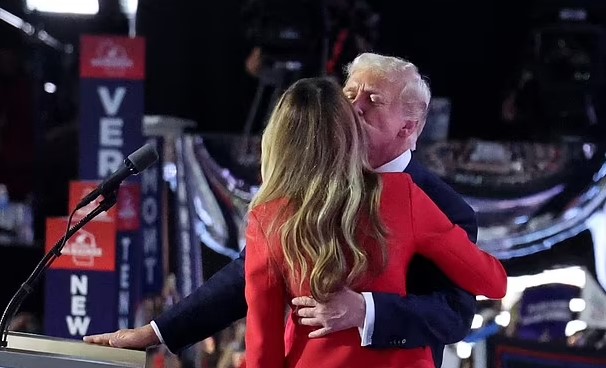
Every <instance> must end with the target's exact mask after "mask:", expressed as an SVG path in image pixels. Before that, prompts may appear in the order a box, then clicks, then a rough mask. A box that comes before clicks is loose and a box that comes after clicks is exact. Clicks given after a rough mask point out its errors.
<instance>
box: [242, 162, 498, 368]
mask: <svg viewBox="0 0 606 368" xmlns="http://www.w3.org/2000/svg"><path fill="white" fill-rule="evenodd" d="M381 177H382V179H383V193H382V197H381V207H380V211H381V215H382V219H383V221H384V224H385V225H386V227H387V229H388V231H389V235H388V238H387V254H388V261H387V265H386V267H385V268H384V269H383V271H382V272H379V273H377V272H374V273H373V272H368V273H367V274H366V275H365V276H364V277H362V279H361V280H359V282H358V283H357V284H356V285H353V286H352V289H354V290H355V291H358V292H361V291H371V292H373V291H374V292H384V293H397V294H400V295H402V296H405V295H406V273H407V269H408V265H409V263H410V260H411V258H412V256H413V255H414V254H415V253H418V254H421V255H423V256H425V257H426V258H428V259H430V260H431V261H433V262H434V263H435V264H436V265H438V267H440V268H441V269H442V270H443V271H444V273H445V274H446V275H447V276H448V277H449V278H450V279H452V281H453V282H454V283H456V284H457V285H458V286H459V287H461V288H462V289H465V290H467V291H468V292H470V293H472V294H475V295H484V296H486V297H489V298H495V299H500V298H502V297H503V296H505V291H506V287H507V275H506V273H505V270H504V269H503V266H502V265H501V263H500V262H499V261H498V260H497V259H496V258H494V257H492V256H491V255H489V254H488V253H485V252H483V251H482V250H480V249H479V248H478V247H477V246H476V245H475V244H473V243H472V242H470V241H469V240H468V238H467V234H466V233H465V232H464V231H463V230H462V229H460V228H459V227H457V226H455V225H453V224H452V223H451V222H450V220H449V219H448V218H447V217H446V215H444V214H443V213H442V212H441V211H440V210H439V209H438V207H436V205H435V204H434V203H433V202H432V201H431V199H429V197H427V195H426V194H425V193H424V192H423V191H422V190H421V189H419V188H418V187H417V186H416V185H415V184H414V183H413V182H412V179H411V178H410V176H409V175H408V174H404V173H389V174H381ZM284 204H285V201H284V200H277V201H273V202H270V203H267V204H264V205H262V206H258V207H256V208H254V209H253V211H252V212H251V213H250V215H249V219H248V221H249V222H248V229H247V233H246V260H245V267H244V269H245V277H246V287H245V294H246V302H247V304H248V314H247V316H246V367H247V368H273V367H280V368H282V367H301V368H324V367H326V368H339V367H348V368H356V367H360V368H366V367H432V368H433V367H435V365H434V363H433V359H432V354H431V350H430V349H429V348H419V349H395V348H394V349H381V350H373V349H368V348H363V347H362V346H361V341H360V334H359V332H358V329H357V328H351V329H348V330H344V331H339V332H335V333H332V334H330V335H328V336H326V337H323V338H316V339H309V338H308V337H307V335H308V333H309V332H311V331H313V330H315V329H317V328H315V327H308V326H301V325H299V324H296V326H295V327H294V336H290V337H289V339H291V340H292V341H291V343H289V345H290V346H288V347H285V344H284V322H285V307H286V305H287V303H289V302H290V300H292V298H293V297H295V296H301V295H311V293H310V292H309V285H308V284H307V285H306V284H305V283H304V287H303V290H302V292H297V293H293V292H292V290H297V288H295V287H293V285H298V283H297V280H292V279H291V277H290V275H289V274H288V272H286V268H285V266H284V264H285V263H284V262H283V254H282V253H281V251H282V248H281V245H280V236H279V234H278V233H277V232H273V233H268V232H269V231H270V227H271V225H272V222H273V221H274V220H276V216H279V214H280V211H281V209H283V206H284ZM277 220H278V221H279V219H277ZM360 241H361V242H362V243H363V244H364V246H365V247H366V249H367V250H368V251H369V254H373V248H375V249H376V247H377V244H376V242H374V241H373V240H372V239H370V238H368V237H365V236H364V234H360ZM374 254H376V253H374ZM371 264H372V262H371ZM371 267H372V266H371ZM293 309H294V308H293ZM290 318H293V319H294V320H297V317H296V316H294V314H292V315H291V316H290Z"/></svg>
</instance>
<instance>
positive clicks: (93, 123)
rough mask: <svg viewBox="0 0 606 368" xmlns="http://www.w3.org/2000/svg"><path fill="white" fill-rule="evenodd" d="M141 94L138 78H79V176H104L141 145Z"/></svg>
mask: <svg viewBox="0 0 606 368" xmlns="http://www.w3.org/2000/svg"><path fill="white" fill-rule="evenodd" d="M143 93H144V91H143V82H141V81H115V80H103V79H83V80H81V81H80V111H81V112H80V179H82V180H97V179H103V178H105V177H106V176H108V175H109V174H111V173H113V172H114V171H116V170H117V169H118V168H119V167H120V165H122V163H123V162H124V159H125V158H126V157H127V156H128V155H129V154H131V153H132V152H134V151H135V150H137V149H138V148H139V147H141V146H142V145H143V142H144V139H143V134H142V131H141V122H142V119H143ZM131 180H138V178H137V177H134V178H131Z"/></svg>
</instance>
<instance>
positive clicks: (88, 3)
mask: <svg viewBox="0 0 606 368" xmlns="http://www.w3.org/2000/svg"><path fill="white" fill-rule="evenodd" d="M25 5H26V6H27V9H28V10H30V11H39V12H44V13H63V14H83V15H94V14H97V13H98V12H99V1H98V0H77V1H75V0H26V2H25Z"/></svg>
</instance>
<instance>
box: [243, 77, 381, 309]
mask: <svg viewBox="0 0 606 368" xmlns="http://www.w3.org/2000/svg"><path fill="white" fill-rule="evenodd" d="M261 145H262V154H261V175H262V178H263V184H262V185H261V187H260V189H259V192H258V193H257V195H256V197H255V199H254V200H253V201H252V203H251V208H254V207H256V206H259V205H261V204H263V203H267V202H270V201H272V200H276V199H279V198H283V199H286V200H287V201H288V205H287V206H285V208H284V211H283V212H282V215H283V216H285V217H286V219H285V221H279V222H280V224H281V226H280V228H279V229H273V230H279V231H280V232H281V233H280V235H281V246H282V248H283V254H284V257H285V261H286V266H287V267H288V270H289V271H290V273H291V275H292V276H293V280H296V281H298V287H299V288H301V287H302V285H303V282H304V280H307V279H309V282H310V287H311V294H312V296H313V297H314V298H315V299H317V300H320V301H325V300H326V299H327V298H328V297H329V296H330V294H331V293H333V292H335V291H337V290H339V289H340V288H342V287H344V286H350V285H352V284H353V283H354V282H355V281H356V279H358V277H359V276H360V275H362V274H363V273H364V272H366V271H367V270H368V269H369V261H370V258H369V254H368V252H367V251H366V250H365V249H364V247H362V245H361V244H360V243H359V241H358V235H361V234H360V233H361V230H364V233H363V235H365V236H370V237H374V238H375V239H376V240H377V241H378V242H379V244H380V249H381V251H380V257H381V258H380V261H381V264H384V263H385V258H386V250H385V237H386V230H385V228H384V226H383V223H382V222H381V219H380V216H379V201H380V194H381V181H380V177H379V176H378V175H376V174H375V173H373V172H372V170H371V168H370V165H369V163H368V159H367V144H366V134H365V132H364V129H363V127H362V126H361V122H360V120H359V119H358V118H357V116H356V114H355V113H354V110H353V107H352V106H351V103H350V102H349V101H348V100H347V98H346V97H345V95H344V94H343V92H342V91H341V88H340V87H339V86H338V85H337V84H336V83H334V82H332V81H330V80H327V79H322V78H309V79H302V80H300V81H298V82H296V83H295V84H293V85H292V86H291V87H290V88H289V89H288V90H287V91H286V92H285V93H284V94H283V95H282V97H281V99H280V100H279V102H278V103H277V105H276V107H275V108H274V110H273V112H272V115H271V117H270V119H269V122H268V125H267V127H266V129H265V132H264V134H263V139H262V143H261ZM362 216H364V218H365V219H366V218H367V219H368V222H364V223H365V224H367V225H368V226H367V227H365V229H360V228H359V226H360V225H361V222H360V220H361V217H362ZM281 220H284V218H282V219H281ZM374 257H376V255H374ZM374 259H376V258H373V260H374Z"/></svg>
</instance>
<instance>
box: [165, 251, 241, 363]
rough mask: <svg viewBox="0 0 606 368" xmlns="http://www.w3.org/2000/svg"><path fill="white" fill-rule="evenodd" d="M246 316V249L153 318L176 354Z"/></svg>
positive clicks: (166, 342)
mask: <svg viewBox="0 0 606 368" xmlns="http://www.w3.org/2000/svg"><path fill="white" fill-rule="evenodd" d="M244 316H246V300H245V299H244V252H242V253H241V254H240V257H238V258H237V259H235V260H233V261H232V262H230V263H229V264H228V265H226V266H225V267H223V268H222V269H221V270H219V271H218V272H217V273H215V274H214V275H213V276H212V277H211V278H210V279H208V281H206V282H205V283H204V284H202V285H201V286H200V287H198V288H197V289H196V290H195V291H194V292H193V293H191V294H190V295H189V296H188V297H187V298H185V299H183V300H181V301H180V302H179V303H177V304H175V305H174V306H173V307H172V308H170V309H169V310H167V311H165V312H164V313H162V314H161V315H160V316H159V317H158V318H156V319H155V320H154V322H155V323H156V325H157V326H158V329H159V330H160V334H161V335H162V338H163V340H164V343H165V344H166V346H167V347H168V349H169V350H170V351H171V352H173V353H178V352H180V351H181V350H183V349H184V348H186V347H188V346H189V345H192V344H195V343H196V342H198V341H201V340H204V339H205V338H207V337H209V336H211V335H213V334H215V333H217V332H219V331H221V330H222V329H224V328H226V327H227V326H229V325H230V324H232V323H233V322H235V321H237V320H239V319H241V318H244Z"/></svg>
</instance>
